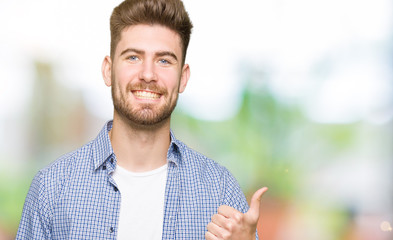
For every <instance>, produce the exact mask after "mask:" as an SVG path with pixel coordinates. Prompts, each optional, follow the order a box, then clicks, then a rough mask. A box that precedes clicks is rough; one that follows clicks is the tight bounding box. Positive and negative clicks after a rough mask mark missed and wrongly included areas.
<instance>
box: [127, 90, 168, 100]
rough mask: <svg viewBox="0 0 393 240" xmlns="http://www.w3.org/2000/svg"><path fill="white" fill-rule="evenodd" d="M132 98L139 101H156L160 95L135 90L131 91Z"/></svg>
mask: <svg viewBox="0 0 393 240" xmlns="http://www.w3.org/2000/svg"><path fill="white" fill-rule="evenodd" d="M132 93H133V94H134V96H135V97H136V98H139V99H146V100H157V99H159V98H160V96H161V94H159V93H155V92H151V91H146V90H135V91H132Z"/></svg>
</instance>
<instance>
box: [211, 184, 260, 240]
mask: <svg viewBox="0 0 393 240" xmlns="http://www.w3.org/2000/svg"><path fill="white" fill-rule="evenodd" d="M266 191H267V188H266V187H264V188H261V189H259V190H258V191H256V192H255V193H254V195H253V196H252V198H251V202H250V209H249V210H248V212H246V213H242V212H239V211H238V210H236V209H234V208H232V207H229V206H226V205H222V206H220V207H219V208H218V213H217V214H215V215H213V217H212V220H211V222H210V223H209V224H208V225H207V232H206V234H205V238H206V240H219V239H223V240H224V239H225V240H229V239H230V240H252V239H255V238H256V236H255V232H256V229H257V223H258V219H259V213H260V206H261V198H262V195H263V194H264V193H265V192H266Z"/></svg>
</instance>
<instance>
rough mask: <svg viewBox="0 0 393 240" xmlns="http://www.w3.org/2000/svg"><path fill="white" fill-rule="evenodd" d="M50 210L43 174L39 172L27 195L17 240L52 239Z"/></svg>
mask: <svg viewBox="0 0 393 240" xmlns="http://www.w3.org/2000/svg"><path fill="white" fill-rule="evenodd" d="M48 209H49V201H48V198H47V193H46V189H45V185H44V179H43V174H42V173H41V172H39V173H38V174H37V175H36V176H35V177H34V179H33V181H32V183H31V186H30V189H29V192H28V193H27V196H26V200H25V204H24V206H23V212H22V218H21V221H20V223H19V228H18V233H17V236H16V239H17V240H21V239H51V236H50V227H49V217H48V216H49V210H48Z"/></svg>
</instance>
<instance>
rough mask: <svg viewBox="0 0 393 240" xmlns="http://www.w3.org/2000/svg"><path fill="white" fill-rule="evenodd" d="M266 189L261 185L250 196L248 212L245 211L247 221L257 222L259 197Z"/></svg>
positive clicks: (259, 204)
mask: <svg viewBox="0 0 393 240" xmlns="http://www.w3.org/2000/svg"><path fill="white" fill-rule="evenodd" d="M267 190H268V188H267V187H263V188H261V189H258V191H256V192H255V193H254V195H253V196H252V198H251V202H250V209H249V210H248V212H246V214H245V215H246V218H247V220H248V221H249V222H251V223H255V224H256V223H257V222H258V219H259V212H260V207H261V198H262V195H263V194H264V193H265V192H266V191H267Z"/></svg>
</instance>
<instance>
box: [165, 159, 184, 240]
mask: <svg viewBox="0 0 393 240" xmlns="http://www.w3.org/2000/svg"><path fill="white" fill-rule="evenodd" d="M179 194H180V174H179V167H178V166H177V165H176V163H175V162H173V161H168V177H167V182H166V187H165V205H164V223H163V232H162V239H163V240H164V239H176V225H177V221H178V219H177V217H178V209H179V201H178V198H179Z"/></svg>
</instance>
